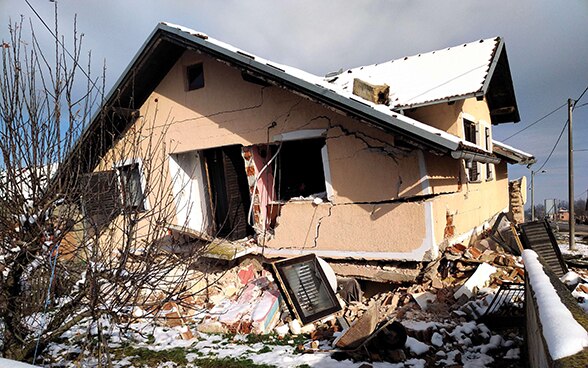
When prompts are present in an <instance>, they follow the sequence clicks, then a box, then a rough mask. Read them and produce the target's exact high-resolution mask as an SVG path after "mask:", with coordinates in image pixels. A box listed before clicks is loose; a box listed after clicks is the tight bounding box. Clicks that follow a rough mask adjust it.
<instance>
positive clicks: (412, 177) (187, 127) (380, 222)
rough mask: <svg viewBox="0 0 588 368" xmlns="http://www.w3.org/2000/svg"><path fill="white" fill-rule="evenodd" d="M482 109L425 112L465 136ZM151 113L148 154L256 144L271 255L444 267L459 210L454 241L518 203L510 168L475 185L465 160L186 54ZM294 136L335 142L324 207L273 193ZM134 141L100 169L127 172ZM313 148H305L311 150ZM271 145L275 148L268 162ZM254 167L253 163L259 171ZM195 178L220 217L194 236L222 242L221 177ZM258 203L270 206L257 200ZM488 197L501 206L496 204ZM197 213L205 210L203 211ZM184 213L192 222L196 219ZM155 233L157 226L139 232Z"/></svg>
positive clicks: (247, 166) (169, 182)
mask: <svg viewBox="0 0 588 368" xmlns="http://www.w3.org/2000/svg"><path fill="white" fill-rule="evenodd" d="M198 63H202V66H203V73H204V74H203V79H204V88H200V89H196V90H192V91H188V90H187V87H186V68H187V67H188V66H191V65H194V64H198ZM481 104H482V102H479V101H475V100H473V101H469V102H468V101H466V102H465V103H462V102H458V103H456V104H454V105H447V106H449V107H446V106H445V105H442V106H443V107H442V108H441V110H440V111H441V112H440V113H439V114H437V115H436V114H435V111H438V109H437V110H436V109H434V108H433V107H429V108H423V109H417V110H416V112H417V113H418V112H419V111H426V112H427V115H428V116H429V117H434V118H431V121H432V122H434V124H435V125H439V126H438V127H444V128H446V130H448V131H449V132H450V133H453V134H459V135H463V132H462V131H460V130H459V126H460V124H458V123H457V121H458V120H459V119H460V117H459V116H460V114H459V113H458V112H457V110H455V109H457V108H459V107H460V106H461V105H464V106H472V108H471V109H470V110H472V113H478V111H477V110H480V111H482V112H483V114H482V115H483V118H487V117H488V116H489V115H488V114H487V108H486V110H485V111H484V110H483V109H482V108H481ZM473 110H476V111H473ZM140 115H141V118H140V119H139V120H138V121H137V122H136V123H135V126H134V127H131V128H130V129H129V132H132V131H133V130H134V129H136V128H137V125H138V124H147V125H148V128H149V129H147V130H145V131H143V132H142V133H141V134H143V135H150V136H151V137H152V138H151V139H145V140H141V141H140V145H141V146H142V149H143V151H148V150H149V145H148V144H149V142H150V141H152V140H153V139H157V137H160V136H162V135H164V139H163V141H165V144H166V148H167V152H166V154H167V155H169V154H173V155H181V154H186V153H191V152H196V153H198V155H199V156H200V157H202V156H205V153H206V152H207V150H209V149H213V148H216V147H230V146H235V145H239V146H243V147H246V148H247V147H248V148H249V149H246V150H242V152H243V158H244V159H245V163H244V164H243V172H244V173H245V172H246V175H247V180H249V181H248V185H249V190H250V194H252V197H253V203H252V210H253V212H255V213H254V215H255V216H257V217H255V216H252V217H254V219H255V223H256V225H259V226H257V227H256V231H257V232H258V235H259V233H260V232H265V230H267V228H268V227H270V228H271V229H270V230H271V231H270V232H273V233H274V236H273V237H269V238H268V239H267V241H265V239H264V240H263V242H262V243H263V244H264V246H266V247H268V251H271V250H274V251H277V250H280V252H282V253H284V252H285V253H287V252H288V251H294V250H296V251H298V252H299V251H300V250H301V249H303V250H307V251H312V252H314V253H316V254H318V255H321V254H322V255H324V256H332V257H358V258H375V259H406V260H423V259H432V258H435V257H436V251H437V247H438V245H439V244H440V243H442V242H443V240H446V239H447V238H448V236H447V233H446V231H447V218H448V217H447V215H448V214H452V216H453V224H452V226H454V231H453V234H452V235H457V234H462V233H465V232H467V231H468V230H470V229H472V228H474V227H476V226H478V225H480V224H481V223H483V222H484V221H486V220H488V219H490V218H491V217H492V216H493V215H494V214H495V213H497V212H499V211H500V210H502V209H503V208H504V207H505V206H506V205H507V203H508V202H507V197H506V196H507V184H506V181H505V180H506V164H504V165H503V167H502V166H500V165H497V166H498V167H500V169H501V170H498V169H497V170H496V171H497V173H496V180H482V181H481V182H480V183H469V184H468V183H467V178H466V175H465V169H464V163H463V162H462V161H461V160H455V159H453V158H451V157H450V156H436V155H433V154H431V153H428V152H423V151H420V150H417V149H413V150H409V149H407V148H400V147H398V146H396V145H395V137H394V135H392V134H389V133H386V132H383V131H382V130H379V129H376V128H372V127H369V126H367V125H366V124H365V123H362V122H358V121H356V120H354V119H352V118H350V117H347V116H343V115H341V114H338V113H336V112H334V111H332V110H330V109H328V108H326V107H324V106H322V105H320V104H318V103H315V102H312V101H309V100H307V99H305V98H303V97H301V96H298V95H296V94H294V93H292V92H290V91H287V90H285V89H282V88H278V87H274V86H267V85H263V83H261V82H259V81H254V82H251V81H245V80H244V78H243V77H242V75H241V73H240V72H239V71H238V70H236V69H234V68H232V67H230V66H228V65H226V64H224V63H221V62H218V61H216V60H214V59H213V58H211V57H209V56H206V55H203V54H198V53H196V52H191V51H187V52H186V53H185V54H184V55H183V56H182V57H181V58H180V60H179V61H178V62H177V63H176V65H175V66H174V67H173V68H172V69H171V71H170V72H169V73H168V75H167V76H166V77H165V78H164V79H163V80H162V82H161V83H160V84H159V86H157V88H156V89H155V90H154V91H153V93H152V94H151V95H150V97H149V98H148V99H147V101H146V102H145V104H144V105H143V106H142V107H141V109H140ZM487 115H488V116H487ZM456 116H457V117H456ZM488 120H489V118H488ZM127 136H128V133H127ZM292 136H293V137H298V138H300V137H304V138H307V139H310V138H318V139H324V144H325V147H326V148H325V149H323V150H321V153H322V159H323V166H324V168H323V169H324V175H325V181H326V183H325V190H326V192H327V197H328V198H327V199H326V200H324V201H322V202H321V201H319V202H317V201H313V200H297V201H294V200H290V199H289V198H288V199H287V200H280V199H279V198H278V197H279V195H276V193H272V190H274V191H275V188H274V186H273V184H272V182H273V181H274V179H275V177H277V176H279V175H280V173H285V172H287V170H288V167H283V168H280V169H281V170H283V171H280V172H276V173H274V172H273V171H272V170H273V169H272V168H271V165H266V164H267V163H268V162H270V160H271V159H270V157H272V152H274V151H278V150H280V149H281V148H282V145H281V143H280V142H283V141H287V140H288V139H291V138H287V137H292ZM127 138H129V137H127ZM129 139H131V138H129ZM123 141H124V139H123V140H122V141H120V142H118V143H117V144H116V145H115V147H114V148H113V149H112V150H111V152H109V155H107V157H106V158H105V159H104V160H103V162H102V163H101V165H100V167H99V169H98V170H104V169H112V168H113V166H116V165H117V159H116V157H125V156H129V158H130V159H132V158H133V157H131V156H132V155H134V154H135V155H136V153H133V152H124V153H121V151H122V150H124V149H125V148H124V147H125V145H124V143H123ZM303 147H304V146H301V148H299V149H301V150H302V151H301V154H302V153H303V151H304V148H303ZM251 148H253V149H251ZM260 148H263V149H265V150H267V152H265V157H264V158H263V159H261V158H260V157H261V156H260V155H261V153H260ZM272 150H274V151H272ZM323 151H324V152H323ZM325 158H326V160H325ZM171 159H172V158H169V160H171ZM198 160H201V161H200V162H201V165H202V170H203V171H204V172H206V170H207V169H210V164H208V163H207V162H204V161H203V159H202V158H199V159H198ZM248 160H252V162H249V163H247V161H248ZM118 161H120V160H118ZM170 162H171V161H170ZM166 165H167V166H166ZM501 165H502V164H501ZM163 166H165V167H166V168H167V169H166V170H162V171H161V173H160V174H162V173H164V171H165V174H166V175H165V177H164V178H163V180H162V181H160V182H159V183H158V184H157V185H158V186H162V187H163V189H164V190H163V191H164V192H165V191H166V189H165V188H173V180H174V176H175V175H176V172H170V171H169V165H168V164H164V165H163ZM163 166H162V167H163ZM171 166H173V165H171ZM266 166H267V167H266ZM280 169H279V170H280ZM502 169H503V170H502ZM174 170H176V171H177V168H176V169H174ZM284 170H285V171H284ZM172 171H173V170H172ZM262 171H264V174H265V175H266V176H265V179H264V177H262V175H261V174H262ZM143 174H145V173H143ZM190 177H195V178H197V179H196V180H202V181H204V182H203V183H200V187H199V188H200V189H199V190H201V189H202V188H206V190H205V191H204V192H205V193H202V192H199V193H200V194H201V195H199V201H200V202H201V203H199V204H202V202H203V201H204V202H206V203H205V205H206V206H207V207H208V210H209V211H210V213H208V214H204V215H202V216H201V217H202V219H203V220H202V221H203V222H206V221H208V223H203V225H202V228H201V229H193V230H196V231H202V232H204V233H208V234H209V235H215V234H214V230H211V229H212V228H214V226H211V225H212V224H210V222H211V221H214V219H213V218H214V212H215V210H216V209H215V208H213V207H214V205H212V204H211V203H210V201H211V197H212V196H214V193H212V190H211V181H210V177H208V178H207V177H206V173H205V174H204V175H203V176H201V177H199V176H198V175H191V176H190ZM198 178H199V179H198ZM256 178H257V179H258V180H257V182H256ZM153 185H155V184H153ZM176 186H177V185H176ZM150 189H151V191H150V193H147V195H148V198H147V202H151V203H154V202H156V201H159V200H160V199H157V198H149V197H150V196H152V195H153V193H160V194H161V193H162V188H159V187H153V188H150ZM179 192H181V190H180V191H178V190H171V189H167V192H166V194H165V196H166V199H167V200H170V198H172V197H175V198H173V200H171V201H170V203H174V204H175V206H176V207H177V208H173V206H171V207H170V209H171V210H173V211H174V213H178V212H182V209H181V208H180V206H179V204H178V198H177V197H178V193H179ZM256 196H261V197H263V198H264V199H263V200H259V199H256V198H255V197H256ZM488 196H491V197H492V198H496V199H497V200H496V201H492V203H489V202H488V201H487V199H488ZM272 203H273V204H276V206H277V208H278V209H279V217H278V218H277V220H275V219H274V220H275V221H276V223H275V224H271V225H269V223H270V219H268V218H269V217H270V216H275V214H270V212H271V211H269V210H268V207H267V206H268V205H270V204H272ZM192 207H194V208H196V210H199V211H203V210H200V209H198V207H199V206H192ZM200 207H202V206H200ZM261 207H264V209H263V210H262V209H261ZM272 211H273V210H272ZM251 212H252V211H251V210H250V211H249V212H248V213H251ZM181 217H182V218H189V214H182V215H181ZM174 221H175V223H176V224H177V225H179V226H183V225H186V223H185V222H186V221H185V220H184V222H182V221H181V220H180V217H179V216H176V219H175V220H174ZM260 224H261V225H260ZM147 226H151V225H147V224H145V226H139V227H138V228H139V229H146V228H147ZM449 237H451V236H449Z"/></svg>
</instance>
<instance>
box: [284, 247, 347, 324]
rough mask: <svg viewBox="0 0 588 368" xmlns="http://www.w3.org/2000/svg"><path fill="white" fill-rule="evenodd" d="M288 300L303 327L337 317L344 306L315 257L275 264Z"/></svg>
mask: <svg viewBox="0 0 588 368" xmlns="http://www.w3.org/2000/svg"><path fill="white" fill-rule="evenodd" d="M272 267H273V270H274V274H275V276H276V279H277V281H278V285H279V286H280V289H281V291H282V293H283V294H284V296H285V299H286V301H287V303H288V306H289V307H290V309H291V311H292V312H294V315H295V317H296V318H297V319H298V320H300V322H301V323H302V324H304V325H305V324H308V323H311V322H314V321H316V320H319V319H321V318H323V317H326V316H329V315H331V314H333V313H337V312H339V311H340V310H341V305H340V303H339V300H338V299H337V296H336V294H335V291H334V290H333V289H332V287H331V285H330V283H329V281H328V279H327V276H326V274H325V272H324V270H323V268H322V266H321V264H320V262H319V260H318V258H317V257H316V255H314V254H308V255H304V256H300V257H296V258H289V259H285V260H281V261H277V262H274V263H272Z"/></svg>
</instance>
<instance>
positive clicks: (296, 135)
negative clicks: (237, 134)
mask: <svg viewBox="0 0 588 368" xmlns="http://www.w3.org/2000/svg"><path fill="white" fill-rule="evenodd" d="M326 135H327V130H326V129H301V130H295V131H291V132H286V133H281V134H277V135H274V136H273V137H272V140H271V143H274V144H280V143H282V142H291V141H304V140H311V139H320V138H323V139H324V140H325V144H324V146H323V147H322V148H321V152H320V154H321V160H322V165H323V175H324V181H325V191H326V192H327V200H328V201H332V200H333V194H334V191H333V185H332V181H331V168H330V166H329V152H328V148H327V146H328V144H327V137H326ZM275 175H277V173H274V176H275ZM276 200H278V201H283V200H282V199H281V198H276ZM285 201H288V200H285Z"/></svg>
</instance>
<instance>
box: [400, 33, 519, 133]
mask: <svg viewBox="0 0 588 368" xmlns="http://www.w3.org/2000/svg"><path fill="white" fill-rule="evenodd" d="M496 40H497V42H496V47H495V48H494V51H493V53H492V56H491V58H490V63H489V65H488V73H487V75H486V79H485V80H484V83H483V84H482V86H481V88H480V89H479V90H477V91H472V92H469V93H464V94H460V95H454V96H447V97H445V98H442V99H436V100H432V101H425V102H421V103H415V104H407V105H400V106H396V107H395V110H407V109H414V108H418V107H425V106H431V105H437V104H439V103H452V102H456V101H461V100H465V99H468V98H476V99H478V100H482V99H484V98H486V101H487V103H488V108H489V110H490V118H491V122H492V124H495V125H496V124H502V123H518V122H519V121H520V120H521V118H520V115H519V109H518V105H517V100H516V97H515V92H514V85H513V82H512V76H511V73H510V66H509V64H508V57H507V55H506V46H505V45H504V40H503V39H502V38H500V37H497V39H496Z"/></svg>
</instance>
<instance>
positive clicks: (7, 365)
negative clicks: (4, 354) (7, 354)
mask: <svg viewBox="0 0 588 368" xmlns="http://www.w3.org/2000/svg"><path fill="white" fill-rule="evenodd" d="M33 367H38V366H37V365H30V364H27V363H22V362H17V361H16V360H10V359H4V358H0V368H33Z"/></svg>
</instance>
